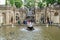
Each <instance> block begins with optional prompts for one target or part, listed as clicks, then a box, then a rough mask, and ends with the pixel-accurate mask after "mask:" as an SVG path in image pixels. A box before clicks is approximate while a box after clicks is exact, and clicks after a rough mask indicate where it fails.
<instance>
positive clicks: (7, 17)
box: [6, 11, 9, 24]
mask: <svg viewBox="0 0 60 40" xmlns="http://www.w3.org/2000/svg"><path fill="white" fill-rule="evenodd" d="M6 24H9V11H7V12H6Z"/></svg>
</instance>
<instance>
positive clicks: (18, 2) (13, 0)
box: [9, 0, 22, 8]
mask: <svg viewBox="0 0 60 40" xmlns="http://www.w3.org/2000/svg"><path fill="white" fill-rule="evenodd" d="M9 1H10V4H11V6H13V5H15V6H16V7H17V8H20V7H21V6H22V0H9Z"/></svg>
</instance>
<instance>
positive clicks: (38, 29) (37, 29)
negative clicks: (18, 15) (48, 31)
mask: <svg viewBox="0 0 60 40" xmlns="http://www.w3.org/2000/svg"><path fill="white" fill-rule="evenodd" d="M20 31H24V32H38V31H41V29H40V28H38V27H34V30H32V31H28V30H27V28H21V29H20Z"/></svg>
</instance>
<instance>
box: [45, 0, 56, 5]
mask: <svg viewBox="0 0 60 40" xmlns="http://www.w3.org/2000/svg"><path fill="white" fill-rule="evenodd" d="M44 1H45V2H46V3H47V5H49V4H54V3H55V2H56V0H44Z"/></svg>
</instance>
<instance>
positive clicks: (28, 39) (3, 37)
mask: <svg viewBox="0 0 60 40" xmlns="http://www.w3.org/2000/svg"><path fill="white" fill-rule="evenodd" d="M26 29H27V27H25V26H15V27H11V26H4V27H1V28H0V40H57V39H60V38H59V37H60V29H59V28H57V27H48V28H47V27H45V26H44V27H43V26H35V27H34V29H35V30H33V31H28V30H26ZM57 29H58V30H57Z"/></svg>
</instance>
